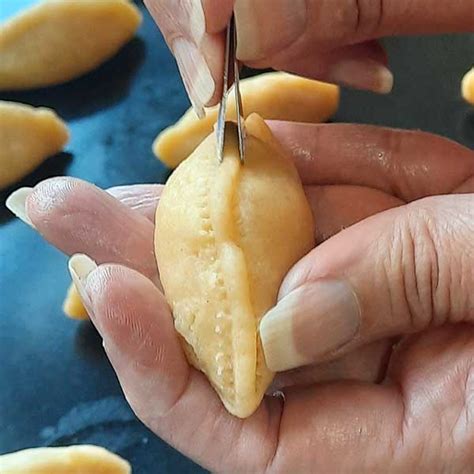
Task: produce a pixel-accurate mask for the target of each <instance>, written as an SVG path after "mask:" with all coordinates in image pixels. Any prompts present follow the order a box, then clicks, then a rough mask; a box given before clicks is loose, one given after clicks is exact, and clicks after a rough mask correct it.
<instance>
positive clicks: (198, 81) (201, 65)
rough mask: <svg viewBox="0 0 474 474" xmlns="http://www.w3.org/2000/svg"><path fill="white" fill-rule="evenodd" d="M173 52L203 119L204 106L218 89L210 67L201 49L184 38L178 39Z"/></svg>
mask: <svg viewBox="0 0 474 474" xmlns="http://www.w3.org/2000/svg"><path fill="white" fill-rule="evenodd" d="M172 50H173V54H174V56H175V58H176V62H177V63H178V67H179V71H180V73H181V76H182V78H183V82H184V87H185V88H186V91H187V93H188V96H189V99H190V101H191V104H192V106H193V108H194V111H195V112H196V115H197V116H198V117H199V118H203V117H204V116H205V112H204V106H205V105H206V104H207V103H208V102H209V101H210V100H211V99H212V96H213V95H214V90H215V87H216V85H215V83H214V79H213V78H212V75H211V71H210V69H209V66H208V65H207V63H206V60H205V59H204V56H203V55H202V54H201V52H200V51H199V49H198V48H197V47H196V46H195V45H194V44H193V43H191V42H190V41H188V40H186V39H184V38H178V39H176V40H175V41H174V42H173V44H172Z"/></svg>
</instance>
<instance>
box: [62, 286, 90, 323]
mask: <svg viewBox="0 0 474 474" xmlns="http://www.w3.org/2000/svg"><path fill="white" fill-rule="evenodd" d="M63 311H64V314H66V316H68V317H70V318H72V319H89V315H88V314H87V311H86V308H84V305H83V304H82V300H81V297H80V295H79V293H78V291H77V289H76V285H74V283H71V285H70V286H69V288H68V290H67V294H66V298H65V299H64V302H63Z"/></svg>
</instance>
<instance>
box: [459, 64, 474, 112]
mask: <svg viewBox="0 0 474 474" xmlns="http://www.w3.org/2000/svg"><path fill="white" fill-rule="evenodd" d="M461 92H462V96H463V98H464V100H465V101H466V102H468V103H469V104H472V105H474V67H473V68H472V69H471V70H470V71H468V72H467V73H466V75H465V76H464V78H463V80H462V85H461Z"/></svg>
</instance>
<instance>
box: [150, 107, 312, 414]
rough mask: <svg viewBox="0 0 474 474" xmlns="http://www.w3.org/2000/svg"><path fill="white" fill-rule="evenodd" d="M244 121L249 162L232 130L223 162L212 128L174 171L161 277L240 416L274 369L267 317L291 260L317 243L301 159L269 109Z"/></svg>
mask: <svg viewBox="0 0 474 474" xmlns="http://www.w3.org/2000/svg"><path fill="white" fill-rule="evenodd" d="M245 124H246V131H247V134H248V136H247V142H246V147H247V148H246V161H245V165H243V166H241V165H240V162H239V158H238V149H237V144H236V141H235V138H234V135H228V136H227V140H228V143H227V144H226V150H225V158H224V161H223V162H222V163H221V164H219V163H218V161H217V158H216V148H215V134H214V133H212V134H211V135H210V136H209V137H208V138H207V139H206V140H205V141H204V142H203V143H202V144H201V145H200V146H199V147H198V148H197V149H196V150H195V151H194V153H193V154H192V155H191V156H190V157H189V158H188V159H187V160H186V161H184V162H183V163H182V164H181V165H180V166H179V167H178V168H177V169H176V171H175V172H174V173H173V174H172V175H171V177H170V179H169V181H168V183H167V185H166V187H165V189H164V192H163V194H162V196H161V198H160V202H159V204H158V209H157V213H156V234H155V251H156V257H157V262H158V266H159V270H160V276H161V281H162V284H163V287H164V290H165V294H166V298H167V300H168V302H169V304H170V306H171V308H172V311H173V315H174V318H175V325H176V328H177V330H178V332H179V333H180V334H181V335H182V337H183V340H184V341H185V342H184V346H185V351H186V353H187V356H188V359H189V360H190V362H191V363H192V364H193V365H194V366H195V367H197V368H198V369H200V370H202V371H203V372H204V373H205V374H206V375H207V377H208V378H209V380H210V382H211V384H212V385H213V386H214V388H215V389H216V391H217V393H218V394H219V396H220V398H221V399H222V401H223V403H224V405H225V406H226V408H227V409H228V411H229V412H230V413H232V414H233V415H235V416H238V417H241V418H244V417H247V416H250V415H251V414H252V413H253V412H254V411H255V410H256V408H257V407H258V405H259V404H260V401H261V400H262V397H263V395H264V393H265V390H266V389H267V387H268V385H269V384H270V382H271V379H272V377H273V374H272V373H271V372H270V370H269V369H268V368H267V367H266V365H265V360H264V356H263V352H262V348H261V344H260V339H259V336H258V324H259V321H260V319H261V317H262V316H263V315H264V314H265V312H266V311H267V310H269V309H270V308H271V307H272V306H273V305H274V304H275V303H276V298H277V294H278V290H279V287H280V284H281V282H282V279H283V277H284V276H285V274H286V273H287V272H288V270H289V269H290V267H291V266H292V265H293V264H294V263H295V262H296V261H297V260H298V259H299V258H301V257H302V256H303V255H304V254H306V253H307V252H308V251H309V250H310V249H311V248H312V247H313V245H314V224H313V216H312V213H311V209H310V207H309V204H308V201H307V199H306V196H305V193H304V190H303V187H302V185H301V181H300V179H299V176H298V174H297V171H296V169H295V166H294V164H293V163H292V161H291V160H290V159H289V158H287V157H286V156H284V155H283V152H282V149H281V147H280V146H279V144H278V143H277V142H276V140H275V139H274V138H273V136H272V134H271V132H270V130H269V129H268V127H267V126H266V125H265V122H264V121H263V119H262V118H261V117H259V116H258V115H256V114H254V115H251V116H250V117H248V118H247V120H246V122H245ZM229 142H230V143H229Z"/></svg>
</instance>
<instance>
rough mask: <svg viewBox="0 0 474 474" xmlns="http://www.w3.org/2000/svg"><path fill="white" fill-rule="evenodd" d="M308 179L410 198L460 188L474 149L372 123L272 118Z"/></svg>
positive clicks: (472, 165) (470, 172)
mask: <svg viewBox="0 0 474 474" xmlns="http://www.w3.org/2000/svg"><path fill="white" fill-rule="evenodd" d="M267 123H268V124H269V126H270V128H271V129H272V131H273V133H274V134H275V136H276V137H277V138H278V140H279V141H280V142H281V144H282V145H283V146H284V147H285V148H286V149H287V151H288V152H289V154H290V155H291V156H292V157H293V159H294V160H295V163H296V166H297V168H298V171H299V173H300V176H301V178H302V180H303V183H304V184H317V185H327V184H349V185H356V186H367V187H370V188H374V189H378V190H380V191H383V192H385V193H388V194H391V195H393V196H395V197H397V198H399V199H402V200H403V201H405V202H409V201H413V200H416V199H419V198H421V197H426V196H431V195H438V194H449V193H452V192H461V191H462V189H463V188H464V187H465V186H464V185H465V184H466V183H467V182H468V181H470V180H471V179H473V176H474V152H473V151H471V150H469V149H468V148H466V147H464V146H462V145H460V144H458V143H456V142H453V141H451V140H448V139H446V138H442V137H439V136H437V135H433V134H430V133H425V132H419V131H409V130H396V129H391V128H382V127H376V126H369V125H351V124H303V123H293V122H280V121H270V122H267Z"/></svg>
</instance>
